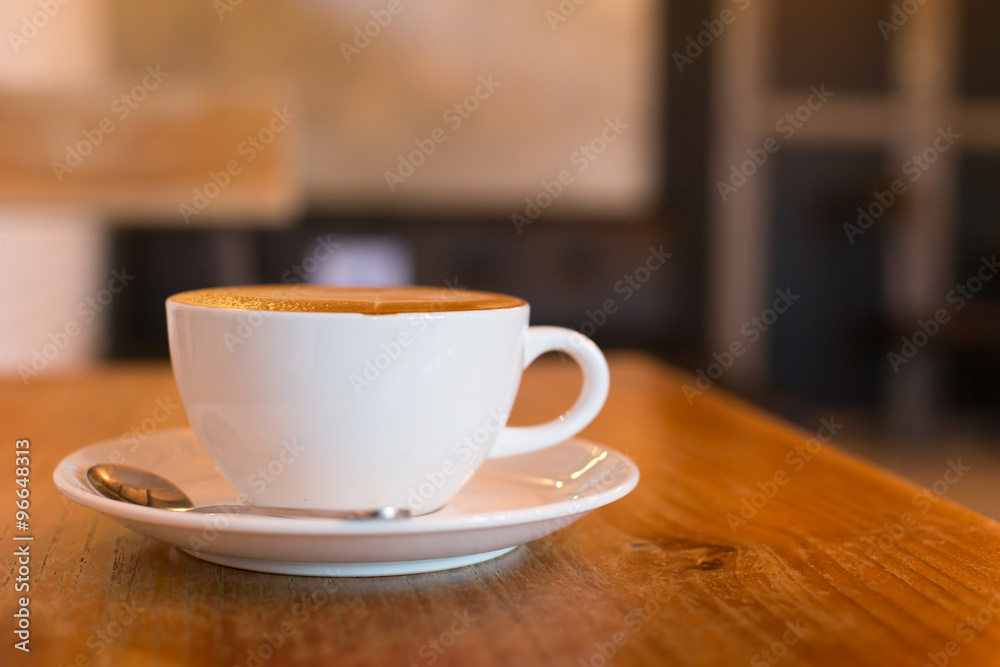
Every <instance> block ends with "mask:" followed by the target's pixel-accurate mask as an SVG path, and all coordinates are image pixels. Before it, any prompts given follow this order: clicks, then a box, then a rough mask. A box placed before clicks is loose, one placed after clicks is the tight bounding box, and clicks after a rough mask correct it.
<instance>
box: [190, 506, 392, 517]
mask: <svg viewBox="0 0 1000 667" xmlns="http://www.w3.org/2000/svg"><path fill="white" fill-rule="evenodd" d="M187 511H189V512H197V513H198V514H254V515H260V516H277V517H285V518H297V517H312V518H316V519H407V518H409V517H410V516H411V515H412V512H411V511H410V510H409V509H407V508H402V507H380V508H379V509H374V510H322V509H304V508H298V507H259V506H257V505H205V506H203V507H195V508H192V509H190V510H187Z"/></svg>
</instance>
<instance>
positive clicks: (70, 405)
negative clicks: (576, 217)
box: [0, 353, 1000, 667]
mask: <svg viewBox="0 0 1000 667" xmlns="http://www.w3.org/2000/svg"><path fill="white" fill-rule="evenodd" d="M610 361H611V378H612V384H611V386H612V389H611V395H610V398H609V400H608V404H607V406H606V407H605V409H604V411H603V413H602V414H601V415H600V416H599V417H598V419H597V420H596V421H595V422H594V423H593V424H592V425H591V427H590V428H588V429H587V431H586V433H585V435H586V436H588V437H590V438H592V439H595V440H598V441H600V442H603V443H606V444H608V445H611V446H613V447H615V448H616V449H619V450H621V451H623V452H626V453H627V454H629V455H630V456H631V457H633V458H634V459H635V460H636V462H637V463H638V465H639V467H640V469H641V471H642V475H643V477H642V480H641V481H640V483H639V486H638V488H637V489H636V490H635V491H634V492H633V493H632V494H631V495H629V496H628V497H627V498H625V499H624V500H622V501H620V502H618V503H615V504H613V505H611V506H608V507H605V508H602V509H600V510H597V511H595V512H594V513H592V514H591V515H589V516H587V517H585V518H584V519H582V520H581V521H579V522H578V523H576V524H574V525H573V526H571V527H569V528H567V529H565V530H563V531H561V532H559V533H556V534H555V535H552V536H550V537H547V538H543V539H541V540H538V541H535V542H533V543H531V544H529V545H527V546H525V547H521V548H519V549H517V550H515V551H514V552H512V553H511V554H508V555H506V556H504V557H502V558H500V559H498V560H496V561H493V562H490V563H486V564H483V565H478V566H473V567H469V568H464V569H460V570H455V571H451V572H444V573H434V574H422V575H412V576H406V577H395V578H382V579H344V580H339V579H317V578H308V577H290V576H278V575H267V574H255V573H250V572H244V571H240V570H234V569H228V568H224V567H219V566H215V565H210V564H208V563H204V562H201V561H199V560H196V559H194V558H192V557H189V556H187V555H186V554H183V553H181V552H179V551H177V550H175V549H172V548H169V547H166V546H164V545H162V544H159V543H156V542H153V541H150V540H148V539H145V538H143V537H140V536H138V535H136V534H133V533H131V532H129V531H127V530H126V529H124V528H122V527H121V526H119V525H118V524H117V523H114V522H113V521H111V520H110V519H105V518H103V517H101V516H99V515H97V514H96V513H94V512H92V511H90V510H86V509H83V508H81V507H77V506H75V505H73V504H71V503H68V502H66V501H64V500H63V499H62V496H61V495H60V494H59V493H58V492H57V491H56V490H55V488H54V486H53V484H52V481H51V473H52V470H53V467H54V466H55V464H56V463H57V462H58V460H59V459H60V458H61V457H63V456H64V455H66V454H68V453H69V452H71V451H73V450H74V449H76V448H78V447H82V446H84V445H86V444H89V443H90V442H93V441H96V440H100V439H104V438H108V437H114V436H116V435H118V434H121V433H124V432H126V431H128V430H129V429H130V428H131V427H132V426H133V425H138V424H141V423H142V422H143V420H145V419H148V418H150V416H151V415H152V414H153V412H154V409H155V408H156V401H157V399H167V398H169V399H171V400H173V401H177V394H176V389H175V387H174V384H173V379H172V377H171V376H170V374H169V370H168V369H167V368H166V367H165V366H125V367H114V368H112V367H105V368H101V369H98V370H95V371H92V372H88V373H86V374H84V375H79V376H74V377H55V376H51V377H42V378H39V379H37V380H36V381H33V382H32V383H31V384H30V385H28V386H27V387H25V386H24V385H22V384H21V382H19V381H18V380H16V379H12V380H8V381H6V382H2V383H0V437H2V441H0V445H2V447H3V449H4V450H7V451H10V452H12V451H13V441H14V440H15V439H16V438H25V437H27V438H31V441H32V448H33V452H34V460H33V471H32V474H33V484H32V490H33V500H34V505H33V507H32V522H33V523H32V532H33V534H34V536H35V541H34V543H33V546H32V549H33V555H34V557H33V561H32V568H33V571H32V577H33V583H32V590H31V595H32V602H31V610H32V620H33V625H32V629H33V633H34V634H33V636H32V643H31V647H32V652H31V654H30V655H25V654H22V653H20V652H17V651H14V650H13V648H12V645H13V640H12V639H11V637H12V634H11V632H10V625H11V613H12V611H13V609H14V606H13V605H14V604H15V603H14V593H13V592H12V588H13V585H12V581H13V579H12V577H13V573H14V570H15V563H14V560H13V557H12V552H13V547H12V546H11V545H12V544H13V542H12V535H13V534H14V532H15V531H14V526H13V524H12V522H13V507H12V502H8V501H4V503H3V506H4V507H7V508H8V509H7V510H5V511H4V512H3V513H2V514H0V526H2V530H0V537H2V544H3V545H4V546H3V548H2V549H0V564H2V570H0V571H2V573H3V574H2V575H0V576H3V577H4V583H3V590H4V596H3V600H2V609H0V616H2V619H3V620H2V622H0V628H2V629H3V631H2V633H0V637H2V638H3V639H2V642H3V644H2V645H0V656H2V657H0V662H2V664H4V665H17V664H39V665H70V664H78V665H131V664H137V665H138V664H141V665H227V666H228V665H250V666H253V665H318V664H331V665H402V666H408V665H421V666H423V665H431V664H434V665H510V664H515V665H541V664H544V665H574V666H576V665H581V664H582V665H594V666H595V667H597V666H600V665H604V664H612V663H613V664H619V665H661V664H677V665H740V664H744V665H746V664H750V665H770V664H780V665H842V664H851V665H879V666H883V665H913V666H914V667H920V666H921V665H924V664H933V663H932V662H931V660H932V658H931V657H930V656H929V654H931V655H933V656H934V657H935V658H936V659H937V660H938V662H939V664H943V663H942V661H947V664H948V665H974V666H980V665H994V664H1000V617H997V613H998V612H1000V597H997V598H994V596H996V595H997V594H998V591H1000V581H998V576H997V573H998V565H1000V556H998V550H1000V525H998V524H997V523H994V522H992V521H990V520H988V519H986V518H984V517H982V516H979V515H977V514H975V513H974V512H971V511H969V510H967V509H964V508H962V507H960V506H958V505H956V504H954V503H952V502H950V501H949V500H948V499H947V498H946V497H938V496H936V495H929V494H926V493H924V494H921V491H920V489H918V488H916V487H914V486H912V485H910V484H908V483H906V482H904V481H902V480H899V479H897V478H894V477H893V476H892V475H890V474H888V473H886V472H884V471H881V470H877V469H875V468H873V467H872V466H870V465H868V464H866V463H864V462H862V461H859V460H856V459H853V458H850V457H848V456H846V455H844V454H842V453H841V452H839V451H838V450H836V449H835V448H834V447H833V446H831V445H828V444H822V445H820V444H819V443H818V442H814V443H811V444H810V445H808V446H807V441H808V438H810V437H811V436H812V435H813V434H810V433H806V432H803V431H800V430H797V429H795V428H792V427H790V426H789V425H787V424H784V423H782V422H780V421H778V420H776V419H774V418H771V417H769V416H767V415H765V414H762V413H761V412H759V411H757V410H755V409H753V408H751V407H749V406H747V405H746V404H744V403H742V402H740V401H737V400H736V399H733V398H732V397H730V396H728V395H727V394H725V393H724V392H722V391H720V390H718V389H712V390H710V391H708V392H706V393H705V394H704V395H702V396H698V397H695V398H694V400H693V403H692V404H689V402H688V400H687V398H686V397H685V395H684V393H683V391H682V388H683V385H684V383H685V382H689V381H691V378H690V377H689V376H687V375H684V374H681V373H678V372H676V371H674V370H672V369H670V368H669V367H667V366H665V365H662V364H661V363H659V362H657V361H655V360H654V359H652V358H650V357H646V356H643V355H638V354H633V353H616V354H611V355H610ZM578 386H579V372H578V371H577V370H576V369H575V367H573V366H572V364H569V363H565V364H564V363H560V362H559V361H558V360H543V361H542V362H540V363H538V364H536V365H535V366H534V367H532V368H531V369H530V370H529V372H528V373H527V375H526V377H525V380H524V383H523V387H522V393H521V395H520V397H519V401H518V405H517V407H516V409H515V419H516V421H517V422H518V423H527V422H532V421H539V420H541V419H544V418H547V417H550V416H552V415H553V414H555V413H557V412H558V411H560V410H561V409H563V408H565V407H567V406H568V405H569V404H570V403H571V401H572V399H573V397H574V393H575V391H576V390H577V388H578ZM832 417H833V418H834V421H836V416H835V415H832ZM184 423H185V417H184V414H183V410H180V409H178V410H177V411H176V412H174V413H173V414H171V415H170V416H169V417H168V418H167V419H166V420H165V421H163V422H162V423H160V424H158V425H157V426H158V427H159V428H167V427H173V426H178V425H183V424H184ZM147 424H148V422H147ZM816 428H817V430H819V428H820V424H817V425H816ZM843 428H844V429H849V428H850V424H844V425H843ZM796 448H800V449H801V450H802V451H804V452H805V453H806V454H809V456H810V457H811V458H809V459H808V460H806V459H805V456H804V455H803V454H801V453H799V454H795V453H794V452H795V451H796ZM810 449H812V450H817V449H818V451H816V452H815V453H814V454H812V453H810ZM789 452H793V454H789ZM797 459H801V460H802V462H801V465H799V464H798V463H795V461H796V460H797ZM952 463H956V464H957V462H955V461H953V462H952ZM796 468H798V469H796ZM941 470H942V480H947V479H953V480H955V483H959V484H960V483H961V478H960V477H958V476H957V475H958V473H955V472H953V473H952V474H950V475H949V474H947V472H946V471H948V470H949V462H948V461H942V462H941ZM778 471H782V472H784V474H785V475H786V476H787V478H785V477H782V476H781V475H778V477H777V479H779V480H784V481H783V483H780V484H779V483H778V482H775V488H774V489H772V488H771V487H770V486H769V485H768V483H767V482H768V481H774V480H775V479H776V477H775V474H776V473H777V472H778ZM0 474H2V475H3V483H2V484H0V488H2V489H3V497H4V498H11V497H12V495H13V492H12V490H11V489H12V484H11V481H12V480H13V474H14V471H13V455H11V456H9V457H5V459H4V465H3V466H2V472H0ZM760 485H763V487H764V490H761V486H760ZM946 485H947V482H946V481H943V482H942V484H941V485H938V486H937V489H936V490H938V491H942V493H943V495H945V496H946V495H947V487H946ZM757 491H760V492H761V493H762V494H765V496H755V497H752V494H754V493H755V492H757ZM766 491H774V493H773V494H772V495H773V497H767V499H766V502H764V503H761V502H760V501H761V498H762V497H766V493H765V492H766ZM744 498H746V499H747V501H748V502H751V501H752V500H756V501H757V502H758V504H762V506H761V507H760V508H754V509H755V513H754V514H753V515H752V516H750V517H749V518H747V519H746V524H745V525H737V527H736V530H735V531H734V530H733V528H732V527H731V526H730V520H729V519H727V515H733V516H739V512H740V507H741V500H742V499H744ZM746 513H747V515H749V514H750V512H749V511H748V510H747V511H746ZM906 516H909V517H910V518H911V519H912V521H907V520H906V519H905V517H906ZM896 524H898V526H897V525H896ZM991 599H993V600H994V601H993V605H992V609H991V607H990V600H991ZM977 614H978V620H977ZM102 633H103V635H102ZM111 634H116V635H117V636H116V637H111V636H110V635H111ZM106 639H107V640H110V641H106ZM279 643H280V646H277V647H276V648H272V646H271V645H272V644H279ZM949 649H950V650H951V652H952V653H955V655H948V654H947V651H948V650H949ZM765 651H768V653H766V654H765V653H764V652H765ZM611 653H613V654H614V655H613V656H612V657H611V659H610V660H608V659H607V658H606V657H605V654H611Z"/></svg>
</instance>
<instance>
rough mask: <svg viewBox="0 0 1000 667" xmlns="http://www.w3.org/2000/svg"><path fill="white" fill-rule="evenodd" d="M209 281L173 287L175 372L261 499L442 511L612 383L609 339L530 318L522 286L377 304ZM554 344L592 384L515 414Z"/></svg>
mask: <svg viewBox="0 0 1000 667" xmlns="http://www.w3.org/2000/svg"><path fill="white" fill-rule="evenodd" d="M237 289H240V288H237ZM242 289H246V288H242ZM251 289H261V288H259V287H258V288H251ZM274 289H275V290H276V291H275V293H277V294H281V295H288V294H296V292H294V290H295V288H289V287H284V286H281V287H276V288H274ZM302 289H312V290H313V292H311V294H315V293H316V292H315V290H316V289H317V288H302ZM404 289H405V288H404ZM289 290H292V291H291V292H290V291H289ZM209 292H212V293H213V295H214V296H215V297H217V296H218V292H219V290H211V291H209ZM398 292H399V290H398V289H397V290H396V293H398ZM323 293H328V294H335V292H331V291H328V292H323ZM198 294H199V292H188V293H183V294H180V295H174V296H173V297H171V298H170V299H168V300H167V327H168V333H169V339H170V357H171V361H172V363H173V369H174V376H175V378H176V380H177V385H178V388H179V390H180V395H181V399H182V401H183V403H184V407H185V409H186V411H187V415H188V419H189V420H190V422H191V426H192V428H193V429H194V432H195V434H196V435H197V437H198V439H199V440H200V442H201V443H202V445H203V446H204V447H205V449H206V450H207V452H208V454H209V455H210V456H211V458H212V460H213V461H214V462H215V464H216V466H217V467H218V469H219V471H220V472H221V473H222V474H223V475H224V476H225V477H226V479H228V480H229V482H230V483H231V484H232V486H233V487H234V488H235V489H236V490H237V491H239V492H241V493H242V494H245V495H246V497H247V499H248V501H249V502H251V503H252V504H257V505H267V506H281V507H302V508H325V509H340V510H365V509H376V508H381V507H387V506H395V507H405V508H410V509H411V510H412V511H413V513H414V514H424V513H427V512H432V511H434V510H436V509H438V508H440V507H442V506H443V505H445V504H446V503H447V502H448V501H449V500H450V499H451V498H452V497H453V496H454V495H455V494H456V493H458V491H459V490H460V489H461V488H462V486H463V485H464V484H465V483H466V482H467V481H468V480H469V479H470V478H471V477H472V475H473V474H474V473H475V472H476V470H477V469H478V468H479V467H480V465H481V464H482V463H483V461H484V460H485V459H486V458H488V457H489V458H494V457H503V456H510V455H514V454H522V453H526V452H531V451H534V450H537V449H542V448H545V447H549V446H551V445H554V444H557V443H559V442H561V441H563V440H566V439H567V438H570V437H572V436H573V435H575V434H576V433H578V432H579V431H580V430H581V429H583V428H584V427H585V426H587V425H588V424H589V423H590V422H591V420H593V418H594V417H595V416H596V415H597V414H598V412H599V411H600V410H601V407H602V406H603V404H604V400H605V398H606V397H607V393H608V367H607V363H606V361H605V359H604V356H603V355H602V354H601V352H600V350H599V349H598V348H597V346H596V345H594V344H593V342H591V341H590V340H589V339H587V338H585V337H584V336H582V335H581V334H579V333H577V332H575V331H572V330H569V329H563V328H558V327H541V326H538V327H529V326H528V314H529V306H528V304H527V303H525V302H523V301H520V300H517V299H514V298H513V297H503V298H505V299H509V301H508V302H502V303H505V304H506V305H508V306H510V307H496V308H493V307H489V308H485V309H474V310H447V308H448V307H449V306H448V304H443V305H442V306H441V308H443V310H439V311H436V312H395V313H392V314H364V313H360V312H302V311H298V310H284V309H282V310H268V309H258V308H273V307H274V303H273V302H272V303H265V302H261V301H260V300H257V301H254V300H249V301H248V300H244V301H237V302H235V307H234V303H233V302H232V301H225V302H224V305H223V306H222V307H220V306H218V305H217V302H218V299H216V301H211V300H209V301H206V302H205V303H211V304H212V305H204V304H203V303H201V302H199V300H198V298H194V297H191V296H190V295H195V297H197V295H198ZM473 294H484V293H473ZM261 303H263V305H260V304H261ZM511 304H513V305H511ZM405 308H406V305H405V303H404V305H403V309H404V310H405ZM553 350H560V351H563V352H565V353H567V354H568V355H569V356H570V357H572V358H573V359H574V360H575V361H576V362H577V363H578V364H579V365H580V367H581V369H582V370H583V388H582V391H581V393H580V396H579V397H578V398H577V400H576V402H575V404H574V405H573V406H572V407H571V408H570V409H569V410H568V411H567V412H566V413H565V414H563V415H561V416H560V417H558V418H556V419H554V420H552V421H549V422H547V423H544V424H541V425H538V426H527V427H509V426H506V422H507V416H508V414H509V412H510V409H511V407H512V405H513V403H514V398H515V396H516V394H517V390H518V386H519V383H520V379H521V373H522V371H523V369H524V368H525V367H526V366H527V365H528V364H530V363H531V362H532V361H534V360H535V359H536V358H537V357H538V356H539V355H541V354H543V353H545V352H549V351H553Z"/></svg>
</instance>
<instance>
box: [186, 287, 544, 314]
mask: <svg viewBox="0 0 1000 667" xmlns="http://www.w3.org/2000/svg"><path fill="white" fill-rule="evenodd" d="M170 300H171V301H175V302H177V303H183V304H187V305H190V306H205V307H208V308H225V309H230V310H272V311H289V312H302V313H362V314H364V315H395V314H399V313H441V312H452V311H462V310H495V309H498V308H516V307H518V306H523V305H525V303H526V302H525V301H524V300H523V299H518V298H517V297H514V296H507V295H506V294H494V293H493V292H476V291H473V290H464V289H451V288H445V287H331V286H326V285H250V286H246V287H215V288H211V289H201V290H194V291H191V292H181V293H180V294H175V295H173V296H172V297H170Z"/></svg>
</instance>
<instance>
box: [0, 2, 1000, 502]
mask: <svg viewBox="0 0 1000 667" xmlns="http://www.w3.org/2000/svg"><path fill="white" fill-rule="evenodd" d="M997 25H1000V5H998V4H997V3H996V2H994V1H993V0H933V2H925V1H924V0H896V1H895V2H888V1H882V0H877V1H876V0H836V1H834V0H813V1H811V2H808V3H805V2H795V1H794V0H718V1H715V2H712V1H709V0H688V1H685V2H680V1H675V2H654V1H653V0H618V1H617V2H609V1H608V0H545V1H544V2H533V1H528V0H511V1H510V2H506V3H501V4H499V5H496V6H494V5H489V6H485V5H480V4H475V3H474V4H472V5H470V4H469V3H462V2H458V1H457V0H426V1H424V2H415V1H413V0H354V1H353V2H342V1H340V0H285V1H283V2H272V1H268V0H261V1H259V2H244V1H243V0H214V1H213V2H211V3H210V2H203V1H198V2H196V1H195V0H175V1H173V2H170V3H152V4H151V3H128V2H124V1H123V0H99V1H96V0H95V1H92V2H86V3H83V2H74V3H71V2H67V1H66V0H8V1H7V2H5V3H4V4H3V7H2V8H0V27H2V28H3V30H2V32H3V35H4V44H3V45H2V46H0V372H2V373H3V374H5V375H8V376H11V377H14V378H19V379H20V380H21V381H23V382H25V383H30V382H37V381H44V379H45V378H46V377H48V376H55V375H57V374H59V373H63V372H72V371H73V370H75V369H79V368H83V367H87V366H88V365H90V364H94V363H99V362H102V361H108V360H113V361H134V360H164V359H166V357H167V346H166V327H165V316H164V308H163V301H164V299H165V298H166V297H167V296H168V295H170V294H172V293H174V292H178V291H182V290H186V289H192V288H198V287H205V286H212V285H226V284H243V283H260V282H274V283H281V282H286V283H289V282H316V283H329V284H399V283H418V284H428V285H441V286H447V285H450V286H464V287H470V288H477V289H485V290H494V291H500V292H508V293H513V294H517V295H519V296H522V297H525V298H526V299H528V300H529V301H530V302H531V304H532V310H533V313H532V320H533V322H535V323H545V324H556V325H562V326H568V327H572V328H574V329H578V330H580V331H582V332H584V333H586V334H588V335H590V336H591V337H592V338H594V339H595V340H596V341H597V343H598V344H599V345H601V346H602V347H604V348H608V349H614V348H633V349H642V350H646V351H648V352H650V353H652V354H655V355H657V356H659V357H661V358H662V359H664V360H666V361H667V362H669V363H672V364H675V365H679V366H681V367H683V368H686V369H688V370H690V371H691V372H692V373H696V374H697V375H696V377H698V378H699V382H700V384H693V385H692V386H694V387H695V389H705V388H707V387H708V386H709V385H715V384H720V385H723V386H726V387H728V388H729V389H731V390H733V391H735V392H737V393H739V394H741V395H743V396H745V397H747V398H749V399H750V400H752V401H754V402H756V403H758V404H761V405H763V406H765V407H767V408H768V409H771V410H773V411H776V412H777V413H779V414H781V415H782V416H784V417H785V418H787V419H790V420H792V421H794V422H797V423H799V424H801V425H802V426H803V427H804V428H805V429H806V430H808V431H815V430H816V429H817V428H818V420H819V419H820V418H829V417H830V416H831V415H832V416H834V417H835V418H836V420H837V422H838V423H842V424H843V429H842V430H841V432H840V433H839V434H838V441H839V442H840V443H841V444H842V445H843V446H845V447H848V448H850V449H853V450H855V451H857V452H859V453H861V454H862V455H863V456H866V457H868V458H870V459H873V460H875V461H878V462H880V463H882V464H884V465H887V466H889V467H891V468H893V469H895V470H897V471H898V472H900V473H901V474H903V475H905V476H908V477H910V478H912V479H914V480H916V481H918V482H919V483H921V484H931V483H933V481H935V480H936V479H938V478H940V476H941V475H942V473H943V472H944V471H945V470H947V467H948V462H949V461H953V460H958V459H959V458H960V459H961V462H962V464H963V465H971V466H972V471H971V472H970V473H968V474H967V476H966V477H964V478H963V480H962V482H961V484H958V485H956V486H955V487H954V488H953V489H951V490H950V491H949V495H950V496H951V497H953V498H955V499H957V500H959V501H960V502H964V503H966V504H968V505H969V506H971V507H973V508H975V509H978V510H979V511H981V512H984V513H987V514H989V515H992V516H994V517H1000V492H997V491H994V487H995V486H996V485H995V482H994V480H996V479H997V476H998V475H1000V447H998V441H1000V436H998V435H997V428H998V426H1000V412H998V410H997V406H998V399H1000V279H998V280H993V278H994V277H995V276H996V273H997V272H998V271H1000V267H998V266H997V265H996V263H995V260H994V257H995V254H996V253H997V252H998V250H1000V224H998V222H1000V221H998V214H997V211H998V208H1000V188H998V187H997V182H998V179H1000V41H998V40H997V39H996V26H997ZM667 255H669V257H667ZM692 400H697V396H696V395H694V394H692Z"/></svg>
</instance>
